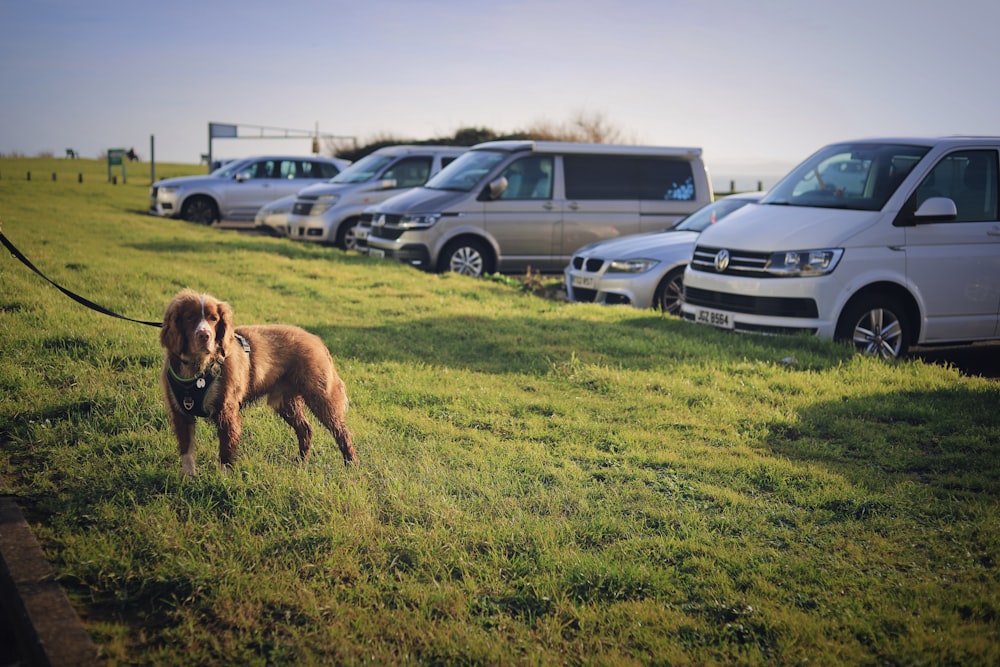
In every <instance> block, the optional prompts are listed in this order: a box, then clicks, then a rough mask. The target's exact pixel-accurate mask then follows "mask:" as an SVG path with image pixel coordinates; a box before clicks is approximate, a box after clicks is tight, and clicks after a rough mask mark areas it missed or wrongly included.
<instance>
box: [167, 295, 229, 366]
mask: <svg viewBox="0 0 1000 667" xmlns="http://www.w3.org/2000/svg"><path fill="white" fill-rule="evenodd" d="M232 331H233V310H232V308H230V306H229V304H228V303H225V302H222V301H219V300H218V299H216V298H215V297H213V296H211V295H209V294H199V293H197V292H195V291H194V290H190V289H185V290H182V291H180V292H178V293H177V295H176V296H174V298H173V299H172V300H171V301H170V304H169V305H168V306H167V311H166V313H164V315H163V328H162V329H161V330H160V344H161V345H163V347H165V348H166V349H167V352H169V353H170V354H172V355H175V356H178V357H208V356H211V355H213V354H215V353H216V352H218V353H220V354H224V353H225V349H226V343H227V336H228V337H231V336H232Z"/></svg>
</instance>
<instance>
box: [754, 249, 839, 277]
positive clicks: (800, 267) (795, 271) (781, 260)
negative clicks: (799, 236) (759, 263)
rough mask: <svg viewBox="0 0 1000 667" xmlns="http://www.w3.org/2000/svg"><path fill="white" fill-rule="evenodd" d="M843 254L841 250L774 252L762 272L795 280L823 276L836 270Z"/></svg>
mask: <svg viewBox="0 0 1000 667" xmlns="http://www.w3.org/2000/svg"><path fill="white" fill-rule="evenodd" d="M843 254H844V249H843V248H832V249H829V250H826V249H824V250H787V251H784V252H776V253H774V254H772V255H771V256H770V257H769V258H768V260H767V264H765V265H764V271H766V272H767V273H771V274H774V275H777V276H787V277H796V278H798V277H807V276H823V275H826V274H828V273H831V272H832V271H833V270H834V269H835V268H837V262H839V261H840V257H841V255H843Z"/></svg>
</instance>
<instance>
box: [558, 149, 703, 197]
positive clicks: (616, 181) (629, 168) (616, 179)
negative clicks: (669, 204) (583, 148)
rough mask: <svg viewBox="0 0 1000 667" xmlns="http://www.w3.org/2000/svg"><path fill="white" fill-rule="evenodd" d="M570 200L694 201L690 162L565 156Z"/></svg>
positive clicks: (615, 156) (614, 156)
mask: <svg viewBox="0 0 1000 667" xmlns="http://www.w3.org/2000/svg"><path fill="white" fill-rule="evenodd" d="M563 165H564V166H565V171H566V197H567V198H568V199H672V200H680V201H691V200H693V199H695V191H694V176H693V172H692V171H691V163H690V162H689V161H687V160H677V159H670V158H658V157H634V156H626V155H566V156H564V157H563Z"/></svg>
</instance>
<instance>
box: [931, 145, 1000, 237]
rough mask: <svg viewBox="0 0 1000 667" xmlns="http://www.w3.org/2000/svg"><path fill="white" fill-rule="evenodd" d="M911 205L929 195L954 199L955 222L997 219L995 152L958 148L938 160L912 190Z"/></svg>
mask: <svg viewBox="0 0 1000 667" xmlns="http://www.w3.org/2000/svg"><path fill="white" fill-rule="evenodd" d="M913 196H914V199H915V201H914V208H916V207H919V206H920V204H922V203H924V202H925V201H926V200H927V199H930V198H931V197H947V198H949V199H951V200H952V201H954V202H955V208H956V209H957V211H958V216H957V217H956V218H955V220H956V222H983V221H987V220H997V153H996V151H958V152H955V153H949V154H948V155H946V156H945V157H943V158H942V159H941V161H940V162H938V163H937V164H936V165H934V168H933V169H932V170H931V171H930V173H929V174H927V176H926V177H924V180H923V181H921V182H920V185H918V186H917V189H916V191H915V192H914V195H913Z"/></svg>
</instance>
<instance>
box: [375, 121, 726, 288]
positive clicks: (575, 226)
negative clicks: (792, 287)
mask: <svg viewBox="0 0 1000 667" xmlns="http://www.w3.org/2000/svg"><path fill="white" fill-rule="evenodd" d="M710 201H712V185H711V181H710V180H709V177H708V171H707V169H706V168H705V164H704V162H703V161H702V157H701V149H700V148H669V147H656V146H624V145H611V144H584V143H569V142H550V141H492V142H486V143H482V144H478V145H476V146H473V147H472V148H471V149H469V151H468V152H467V153H465V154H464V155H462V156H461V157H459V158H458V159H457V160H455V161H454V162H453V163H452V164H450V165H449V166H448V167H447V168H445V169H444V170H442V171H441V172H440V173H439V174H438V175H437V176H435V177H434V178H432V179H431V180H429V181H428V182H427V183H426V185H424V186H423V187H419V188H414V189H412V190H410V191H408V192H405V193H403V194H400V195H397V196H395V197H392V198H390V199H387V200H386V201H384V202H382V203H381V204H380V205H379V206H378V207H377V208H376V210H375V212H374V222H373V224H372V227H371V230H370V232H369V234H368V254H369V255H372V256H376V257H388V258H393V259H397V260H399V261H403V262H406V263H409V264H412V265H413V266H416V267H418V268H421V269H425V270H428V271H455V272H457V273H462V274H465V275H470V276H481V275H483V274H486V273H494V272H503V273H512V272H520V271H524V270H526V269H528V268H529V267H530V268H532V269H534V270H536V271H543V272H555V271H561V270H562V269H563V267H564V266H566V264H567V262H568V261H569V259H570V257H571V256H572V255H573V251H574V250H576V249H577V248H580V247H581V246H584V245H587V244H588V243H594V242H595V241H600V240H603V239H609V238H614V237H616V236H621V235H623V234H635V233H638V232H646V231H655V230H659V229H666V228H669V227H671V226H673V225H674V224H675V223H676V222H677V221H678V220H679V219H680V218H682V217H684V216H685V215H687V214H688V213H690V212H692V211H694V210H695V209H697V208H699V207H700V206H702V205H704V204H706V203H708V202H710Z"/></svg>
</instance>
